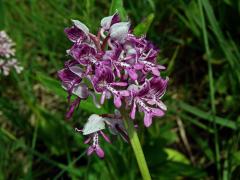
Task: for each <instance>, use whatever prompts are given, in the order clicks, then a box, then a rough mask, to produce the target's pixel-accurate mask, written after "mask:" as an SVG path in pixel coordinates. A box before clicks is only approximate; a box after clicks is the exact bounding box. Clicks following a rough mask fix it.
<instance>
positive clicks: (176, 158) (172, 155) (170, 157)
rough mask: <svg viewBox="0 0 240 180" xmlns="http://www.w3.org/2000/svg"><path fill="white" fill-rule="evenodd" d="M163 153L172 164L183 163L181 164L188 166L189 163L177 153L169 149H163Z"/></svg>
mask: <svg viewBox="0 0 240 180" xmlns="http://www.w3.org/2000/svg"><path fill="white" fill-rule="evenodd" d="M164 151H165V152H166V153H167V155H168V160H170V161H173V162H179V163H183V164H190V161H189V160H188V159H187V158H186V157H185V156H184V155H183V154H182V153H180V152H179V151H176V150H174V149H171V148H164Z"/></svg>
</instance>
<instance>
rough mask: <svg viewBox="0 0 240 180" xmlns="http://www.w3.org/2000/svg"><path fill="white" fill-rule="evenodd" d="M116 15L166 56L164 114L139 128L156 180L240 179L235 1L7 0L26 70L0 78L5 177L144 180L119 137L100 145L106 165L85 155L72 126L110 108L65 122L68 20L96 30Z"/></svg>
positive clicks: (1, 3)
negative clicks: (62, 74) (62, 77)
mask: <svg viewBox="0 0 240 180" xmlns="http://www.w3.org/2000/svg"><path fill="white" fill-rule="evenodd" d="M115 9H117V10H118V12H119V13H120V14H121V16H122V17H124V18H126V19H130V20H131V23H132V27H135V29H134V33H136V34H137V35H143V34H147V37H148V39H150V40H151V41H153V42H154V43H155V44H156V45H157V46H158V47H159V48H160V49H161V54H160V57H159V59H158V60H159V62H161V64H165V65H166V66H167V71H166V72H165V74H164V75H167V76H169V77H170V84H169V88H168V92H167V94H166V97H165V102H166V104H167V106H168V112H167V115H166V116H165V117H164V118H162V119H155V120H154V123H153V125H152V126H151V127H150V128H149V129H145V128H143V127H139V136H140V139H141V143H142V145H143V149H144V153H145V156H146V159H147V163H148V165H149V168H150V172H151V175H152V177H153V179H160V180H162V179H183V178H186V179H223V180H228V179H233V180H235V179H239V178H240V173H239V170H240V159H239V156H240V149H239V123H240V116H239V109H240V104H239V100H240V96H239V88H240V71H239V69H240V51H239V50H240V47H239V44H240V39H239V37H240V24H239V18H240V2H239V1H237V0H225V1H210V0H199V1H197V0H192V1H187V0H178V1H167V0H140V1H136V0H134V1H120V0H113V1H112V2H111V1H108V0H102V1H97V0H83V1H77V0H70V1H69V0H50V1H40V0H39V1H37V0H21V1H19V0H0V27H1V29H4V30H6V31H7V32H8V34H9V35H10V36H11V38H12V39H13V40H14V41H15V42H16V48H17V49H16V50H17V52H16V56H17V58H18V59H19V61H20V62H21V64H22V65H23V66H24V71H23V72H22V74H21V75H18V74H16V73H12V74H11V75H10V76H9V77H2V76H1V77H0V83H1V85H0V179H69V178H70V179H90V180H91V179H104V180H105V179H139V178H140V172H139V170H138V167H137V163H136V160H135V157H134V154H133V152H132V149H131V147H130V145H129V144H126V143H124V142H120V141H115V140H114V139H113V144H111V145H108V144H106V146H105V145H103V146H104V149H105V150H106V152H105V153H106V158H105V159H104V160H99V159H98V158H97V157H95V156H93V157H90V158H89V157H87V156H86V154H85V148H86V147H85V145H84V144H83V138H82V137H81V135H79V134H77V133H75V132H74V127H78V128H81V127H82V125H83V124H84V122H85V121H86V119H87V118H88V116H89V115H90V114H91V113H105V112H109V111H113V105H112V102H109V103H108V104H107V105H106V106H104V107H103V108H102V109H97V108H96V107H95V106H94V105H93V103H92V100H91V99H90V100H88V101H86V102H84V103H82V104H81V105H80V107H79V109H78V110H77V111H76V113H75V114H74V117H73V119H72V120H71V121H66V120H65V119H64V115H65V110H66V108H67V102H66V96H67V94H66V93H65V91H64V90H63V89H62V88H61V85H60V83H59V81H58V80H57V76H56V71H57V70H58V69H61V68H62V67H63V64H64V62H65V61H66V60H68V59H67V58H68V57H66V49H68V48H69V47H70V43H69V41H68V40H67V38H66V36H65V35H64V33H63V30H64V28H65V27H67V26H70V24H71V22H70V20H71V19H79V20H80V21H83V22H84V23H86V24H87V25H88V26H89V27H90V29H93V30H94V31H97V29H96V28H97V27H98V26H96V24H97V23H99V22H100V20H101V18H102V17H104V16H107V15H109V12H114V11H115ZM204 21H205V26H204V23H203V22H204ZM204 33H205V35H204ZM206 35H207V36H206ZM204 37H205V40H204ZM206 42H208V44H209V45H207V47H206ZM209 65H210V66H209ZM209 67H211V71H209ZM209 73H212V74H213V78H212V81H213V83H212V84H210V83H209V82H210V81H209V80H210V79H209V77H211V76H209ZM210 86H211V87H213V88H214V98H213V99H212V101H211V98H210V97H211V95H210V90H209V88H210ZM212 107H215V108H216V113H215V114H212V112H213V109H212ZM138 119H139V120H141V119H142V116H141V115H139V116H138ZM217 157H218V160H216V158H217Z"/></svg>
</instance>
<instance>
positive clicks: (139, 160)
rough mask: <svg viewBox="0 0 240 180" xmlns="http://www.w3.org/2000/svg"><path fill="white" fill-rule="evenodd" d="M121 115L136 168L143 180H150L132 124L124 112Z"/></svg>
mask: <svg viewBox="0 0 240 180" xmlns="http://www.w3.org/2000/svg"><path fill="white" fill-rule="evenodd" d="M121 113H122V115H123V120H124V125H125V127H126V129H127V132H128V136H129V140H130V143H131V145H132V148H133V152H134V154H135V157H136V159H137V163H138V167H139V169H140V172H141V174H142V177H143V179H144V180H151V176H150V173H149V170H148V166H147V162H146V160H145V156H144V154H143V150H142V146H141V144H140V141H139V138H138V134H137V132H136V130H135V128H134V125H133V122H132V121H129V120H128V116H127V115H125V113H124V111H122V112H121Z"/></svg>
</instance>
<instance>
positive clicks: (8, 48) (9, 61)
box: [0, 31, 23, 76]
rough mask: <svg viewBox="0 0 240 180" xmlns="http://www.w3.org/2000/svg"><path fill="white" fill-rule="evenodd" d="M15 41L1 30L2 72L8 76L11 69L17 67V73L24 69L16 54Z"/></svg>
mask: <svg viewBox="0 0 240 180" xmlns="http://www.w3.org/2000/svg"><path fill="white" fill-rule="evenodd" d="M14 46H15V43H13V41H12V39H11V38H10V37H9V36H8V35H7V33H6V32H5V31H0V73H3V75H5V76H7V75H9V73H10V71H11V69H15V70H16V72H17V73H20V72H21V71H22V70H23V67H22V66H20V65H19V63H18V61H17V59H16V58H15V57H14V56H15V48H14Z"/></svg>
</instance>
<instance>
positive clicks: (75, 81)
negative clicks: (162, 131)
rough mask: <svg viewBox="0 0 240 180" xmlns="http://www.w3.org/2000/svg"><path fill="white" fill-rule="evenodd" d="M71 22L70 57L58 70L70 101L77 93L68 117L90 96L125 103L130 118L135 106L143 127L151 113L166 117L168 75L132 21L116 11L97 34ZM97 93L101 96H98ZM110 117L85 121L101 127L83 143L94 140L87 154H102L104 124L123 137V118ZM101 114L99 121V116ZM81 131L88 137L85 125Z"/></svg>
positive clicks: (120, 103)
mask: <svg viewBox="0 0 240 180" xmlns="http://www.w3.org/2000/svg"><path fill="white" fill-rule="evenodd" d="M72 22H73V26H72V27H69V28H66V29H65V33H66V35H67V37H68V38H69V40H70V41H72V42H73V45H72V47H71V48H70V49H69V50H67V53H68V55H69V56H70V60H69V61H67V62H66V63H65V68H64V69H62V70H60V71H59V72H58V76H59V78H60V79H61V81H62V86H63V88H65V89H66V91H67V92H68V94H69V98H68V99H69V101H70V97H71V95H73V94H74V95H76V96H77V97H76V99H75V100H73V102H71V104H70V107H69V110H68V112H67V115H66V116H67V118H70V117H71V116H72V114H73V112H74V109H76V107H78V105H79V103H80V101H82V100H86V99H87V98H88V97H89V96H90V95H91V96H93V99H94V101H95V104H96V105H97V107H100V105H99V104H104V102H105V100H106V99H110V98H113V103H114V105H115V107H116V108H120V107H121V106H122V105H125V107H124V108H126V110H127V109H129V110H130V111H131V112H130V114H129V117H130V118H131V119H135V114H136V111H137V110H138V111H139V112H143V113H144V125H145V126H146V127H149V126H150V125H151V124H152V119H153V118H154V117H155V116H156V117H162V116H164V114H165V111H166V110H167V108H166V106H165V105H164V103H163V102H162V101H161V98H162V97H163V95H164V93H165V91H166V88H167V83H168V78H165V79H164V78H162V77H161V71H163V70H165V67H164V66H162V65H159V64H157V56H158V53H159V50H158V49H157V48H156V47H155V46H154V45H153V44H152V43H151V42H149V41H148V40H146V38H145V36H142V37H136V36H134V35H133V34H132V33H131V30H130V22H121V21H120V17H119V15H118V14H117V13H115V14H114V15H112V16H108V17H105V18H103V19H102V20H101V27H100V28H99V31H98V34H97V35H94V34H92V33H91V32H90V31H89V29H88V27H87V26H86V25H85V24H83V23H82V22H80V21H77V20H72ZM97 94H99V95H100V96H101V97H100V99H98V98H97V97H96V95H97ZM98 102H99V103H98ZM109 116H110V117H111V116H114V117H115V118H110V119H115V121H109V120H108V121H107V120H106V117H105V119H104V120H103V119H102V120H99V118H97V116H94V117H95V118H90V119H91V120H89V121H88V122H87V124H86V125H85V130H86V127H87V126H88V125H89V123H90V122H91V123H90V124H91V127H94V126H96V127H97V126H100V127H101V128H100V129H95V130H94V131H93V132H91V133H90V134H88V136H89V138H88V141H87V143H89V142H92V145H91V146H90V147H89V149H88V154H89V155H90V154H92V153H93V152H95V153H96V154H97V155H98V156H99V157H101V158H102V157H103V156H104V152H103V150H102V148H101V147H100V146H99V143H98V142H99V141H98V140H99V136H102V137H104V139H105V140H106V141H108V140H107V139H108V138H106V137H107V136H106V135H104V134H103V131H102V129H104V128H103V125H105V124H107V125H108V127H109V130H110V131H112V132H116V131H118V132H121V133H120V135H121V136H122V137H123V138H124V139H125V140H127V136H126V134H125V129H124V126H123V125H120V124H122V123H120V124H119V122H120V121H122V119H121V118H120V117H121V116H120V115H119V117H118V118H116V115H109ZM99 117H100V119H101V115H99ZM94 119H95V120H94ZM116 119H118V121H116ZM111 122H115V123H111ZM116 122H118V123H116ZM113 124H115V125H114V126H113ZM116 124H117V125H116ZM104 127H105V126H104ZM93 129H94V128H93ZM83 134H84V135H86V133H84V129H83Z"/></svg>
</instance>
